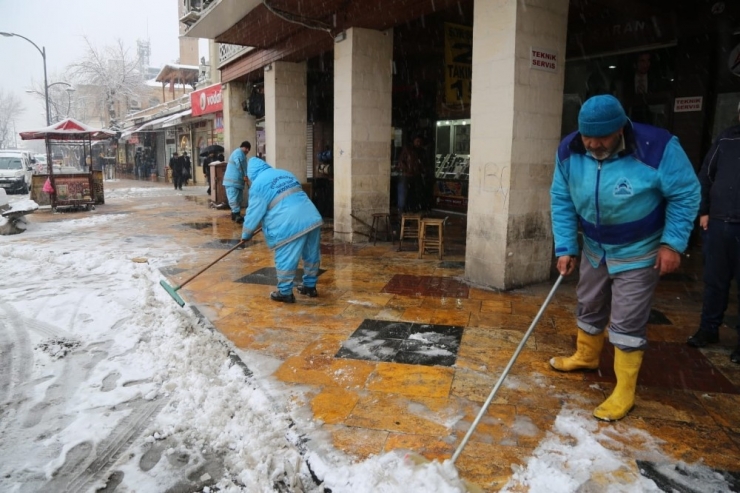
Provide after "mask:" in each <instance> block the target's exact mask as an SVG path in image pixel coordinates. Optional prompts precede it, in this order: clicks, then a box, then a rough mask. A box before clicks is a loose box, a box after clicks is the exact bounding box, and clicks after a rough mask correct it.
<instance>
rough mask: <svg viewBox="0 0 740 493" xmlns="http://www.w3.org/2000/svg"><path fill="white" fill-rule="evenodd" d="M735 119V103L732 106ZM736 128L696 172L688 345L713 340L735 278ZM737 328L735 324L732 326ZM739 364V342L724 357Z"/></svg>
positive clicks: (738, 234) (739, 158)
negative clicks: (699, 293)
mask: <svg viewBox="0 0 740 493" xmlns="http://www.w3.org/2000/svg"><path fill="white" fill-rule="evenodd" d="M737 111H738V117H739V118H740V104H739V105H738V107H737ZM738 165H740V125H733V126H732V127H730V128H728V129H727V130H725V131H724V132H722V134H721V135H720V136H719V137H718V138H717V140H716V141H715V142H714V144H713V145H712V148H711V149H709V153H707V156H706V158H704V164H703V165H702V167H701V170H700V171H699V182H700V183H701V206H700V207H699V225H700V226H701V228H702V229H703V230H704V231H703V243H704V244H703V247H704V248H703V250H704V302H703V304H702V308H701V321H700V323H699V330H698V331H697V332H696V334H694V335H693V336H691V337H689V340H688V344H689V346H693V347H704V346H706V345H707V344H712V343H717V342H719V327H720V326H721V325H722V320H723V319H724V315H725V310H726V309H727V300H728V299H729V294H730V283H731V282H732V278H733V277H734V278H735V282H736V283H737V282H738V280H740V195H738V190H740V169H739V168H738ZM735 329H736V330H740V325H738V326H737V327H735ZM730 361H732V362H733V363H740V342H738V345H737V348H736V349H735V351H733V352H732V354H731V355H730Z"/></svg>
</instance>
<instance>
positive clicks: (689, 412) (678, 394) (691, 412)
mask: <svg viewBox="0 0 740 493" xmlns="http://www.w3.org/2000/svg"><path fill="white" fill-rule="evenodd" d="M609 389H611V387H609ZM715 395H717V396H720V397H723V396H724V395H723V394H715ZM738 402H740V400H739V401H738ZM630 414H632V415H633V416H634V417H640V418H656V419H665V420H667V421H682V422H686V423H696V424H701V425H706V426H715V425H716V424H717V423H716V422H715V420H714V419H712V416H711V411H710V413H709V414H707V410H706V409H704V407H702V402H701V401H700V399H698V398H697V397H696V395H695V394H694V393H693V392H689V391H680V390H671V389H659V388H651V387H642V386H641V387H638V389H637V393H636V395H635V408H634V409H633V410H632V412H631V413H630ZM720 424H721V423H720Z"/></svg>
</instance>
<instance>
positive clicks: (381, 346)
mask: <svg viewBox="0 0 740 493" xmlns="http://www.w3.org/2000/svg"><path fill="white" fill-rule="evenodd" d="M462 334H463V327H459V326H452V325H432V324H414V323H410V322H396V321H386V320H369V319H368V320H363V322H362V323H361V324H360V326H359V327H358V328H357V329H356V330H355V331H354V333H352V335H351V336H350V337H349V339H347V340H346V341H345V342H344V343H343V344H342V347H341V348H340V349H339V351H338V352H337V354H336V355H335V357H337V358H350V359H361V360H368V361H386V362H394V363H404V364H409V365H426V366H452V365H454V364H455V362H456V361H457V352H458V350H459V348H460V340H461V339H462Z"/></svg>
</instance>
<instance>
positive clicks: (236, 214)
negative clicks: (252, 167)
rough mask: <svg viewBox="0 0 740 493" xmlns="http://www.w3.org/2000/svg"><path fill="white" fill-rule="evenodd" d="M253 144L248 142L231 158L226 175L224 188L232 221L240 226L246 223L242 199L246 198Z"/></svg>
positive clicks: (243, 143) (232, 154)
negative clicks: (248, 167) (250, 151)
mask: <svg viewBox="0 0 740 493" xmlns="http://www.w3.org/2000/svg"><path fill="white" fill-rule="evenodd" d="M251 148H252V144H250V143H249V142H247V141H246V140H245V141H244V142H242V143H241V144H240V145H239V148H238V149H235V150H234V152H232V153H231V156H229V162H228V163H227V164H226V172H225V173H224V188H225V189H226V198H227V199H228V200H229V208H230V209H231V220H232V221H235V222H236V223H238V224H241V223H242V222H244V218H243V217H242V199H243V198H244V181H245V180H246V178H247V154H248V153H249V150H250V149H251Z"/></svg>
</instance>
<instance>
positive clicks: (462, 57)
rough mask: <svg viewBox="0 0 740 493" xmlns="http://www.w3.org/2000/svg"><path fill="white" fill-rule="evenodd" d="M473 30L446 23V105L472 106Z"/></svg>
mask: <svg viewBox="0 0 740 493" xmlns="http://www.w3.org/2000/svg"><path fill="white" fill-rule="evenodd" d="M472 83H473V28H472V27H469V26H461V25H459V24H450V23H445V103H447V104H450V105H452V104H458V105H459V104H461V103H462V104H470V91H471V88H472Z"/></svg>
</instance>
